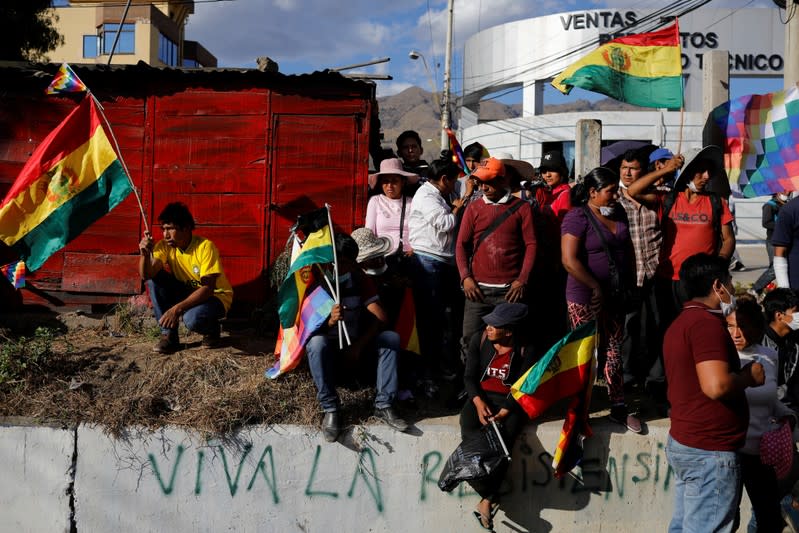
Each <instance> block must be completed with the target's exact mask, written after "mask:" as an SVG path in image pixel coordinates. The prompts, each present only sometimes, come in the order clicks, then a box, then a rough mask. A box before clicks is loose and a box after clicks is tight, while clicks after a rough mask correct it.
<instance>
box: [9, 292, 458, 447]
mask: <svg viewBox="0 0 799 533" xmlns="http://www.w3.org/2000/svg"><path fill="white" fill-rule="evenodd" d="M125 309H127V310H124V309H123V312H120V311H116V312H115V311H113V310H112V311H109V312H108V313H105V314H89V313H83V312H67V313H61V314H55V313H51V312H41V313H21V314H14V315H9V314H6V315H2V314H0V350H2V352H0V353H6V354H11V356H14V357H17V356H18V357H20V358H21V359H26V360H28V361H32V360H33V357H34V356H32V355H31V354H30V353H23V351H24V350H26V348H25V347H26V346H27V349H28V351H29V352H30V351H31V350H32V348H31V347H32V346H34V344H35V343H38V346H40V347H41V346H42V345H43V344H45V345H47V346H48V347H49V350H48V353H47V354H46V357H44V358H43V360H41V361H39V360H36V362H35V363H29V364H28V365H27V368H25V369H24V370H22V371H20V372H19V373H18V375H17V376H15V377H14V379H10V380H6V381H5V382H3V381H2V380H0V416H22V417H32V418H34V419H38V420H42V421H45V420H46V421H59V422H62V423H65V424H66V423H77V422H87V423H94V424H99V425H100V426H102V427H104V428H106V429H107V430H108V431H109V432H110V433H111V434H119V433H121V432H122V431H123V430H124V428H125V427H126V426H129V425H141V426H146V427H150V428H157V427H161V426H164V425H175V426H180V427H184V428H187V429H192V430H196V431H197V432H199V433H204V434H214V435H222V434H226V433H228V432H231V431H234V430H235V429H237V428H239V427H241V426H243V425H247V424H283V423H291V424H305V425H318V423H319V420H320V417H321V414H320V411H319V409H318V404H317V402H316V398H315V395H316V390H315V388H314V385H313V382H312V381H311V376H310V374H309V372H308V369H307V366H305V365H301V366H300V367H298V368H297V369H295V370H294V371H292V372H291V373H289V374H286V375H284V376H281V377H279V378H278V379H276V380H269V379H267V378H265V377H264V371H265V370H266V369H267V368H269V367H271V366H272V365H273V364H274V360H275V359H274V356H273V355H272V351H273V348H274V345H275V338H274V332H273V331H268V332H266V333H264V332H261V331H258V329H259V328H256V327H253V326H252V324H251V323H250V322H252V321H251V320H239V321H231V322H228V323H226V324H225V326H224V327H223V335H222V346H220V347H219V348H215V349H206V348H203V347H202V346H201V342H200V341H201V336H200V335H197V334H189V333H187V332H186V331H182V334H181V342H182V343H183V349H182V350H181V351H179V352H177V353H175V354H172V355H162V354H159V353H156V352H154V351H153V350H152V348H153V346H154V345H155V343H156V341H157V336H158V328H157V326H156V323H155V320H154V319H153V318H152V317H150V316H149V314H148V313H147V312H146V311H145V312H141V313H131V312H130V309H129V308H125ZM37 327H39V328H46V331H47V332H48V335H47V339H45V341H42V340H41V339H38V340H37V335H36V333H35V331H36V328H37ZM40 336H41V335H40ZM39 351H41V349H39ZM0 375H1V374H0ZM450 392H453V391H450ZM450 392H447V391H443V392H442V398H441V400H440V401H438V400H437V401H433V402H425V403H424V404H422V405H419V404H417V403H416V402H406V403H404V404H403V405H401V406H400V409H401V411H402V412H403V413H405V415H406V416H407V417H408V418H409V419H411V420H420V419H422V418H426V417H429V416H443V415H447V414H454V413H456V412H457V406H455V407H453V405H452V402H450V401H449V400H448V399H447V396H449V395H450ZM340 394H341V399H342V404H343V406H344V410H345V416H346V417H347V421H348V422H349V423H361V422H368V421H369V418H370V417H371V414H372V410H373V407H372V401H373V397H374V389H373V388H372V387H370V386H369V384H359V383H351V384H349V385H348V386H347V387H344V388H341V389H340Z"/></svg>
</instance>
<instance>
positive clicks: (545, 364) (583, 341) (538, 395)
mask: <svg viewBox="0 0 799 533" xmlns="http://www.w3.org/2000/svg"><path fill="white" fill-rule="evenodd" d="M595 335H596V322H595V321H591V322H587V323H586V324H583V325H582V326H580V327H578V328H577V329H575V330H573V331H571V332H569V334H568V335H566V336H565V337H564V338H563V339H561V340H559V341H558V342H557V343H556V344H555V345H554V346H553V347H552V348H550V349H549V351H548V352H547V353H546V354H545V355H544V356H543V357H542V358H541V359H540V360H539V361H538V362H537V363H536V364H534V365H533V366H532V367H530V369H529V370H528V371H527V372H525V373H524V374H522V377H520V378H519V379H518V380H517V381H516V383H514V384H513V385H512V386H511V389H510V391H511V394H512V395H513V397H514V398H515V399H516V401H517V402H519V405H521V407H522V409H524V411H525V412H526V413H527V415H528V416H529V417H530V418H536V417H538V416H540V415H541V414H543V413H544V411H546V410H547V408H549V406H550V405H552V404H553V403H555V402H556V401H558V400H560V399H561V398H569V397H571V396H575V395H576V394H578V393H580V392H581V391H583V390H584V389H585V386H586V382H587V381H588V380H589V378H590V376H591V375H592V366H594V365H595V364H596V359H595V356H594V347H595V346H596V339H595Z"/></svg>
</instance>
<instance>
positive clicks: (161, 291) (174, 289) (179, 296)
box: [147, 270, 225, 342]
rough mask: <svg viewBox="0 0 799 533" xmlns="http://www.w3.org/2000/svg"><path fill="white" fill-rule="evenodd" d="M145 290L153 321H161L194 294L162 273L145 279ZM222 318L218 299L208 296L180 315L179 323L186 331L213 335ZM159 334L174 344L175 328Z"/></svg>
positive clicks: (221, 305)
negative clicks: (151, 309)
mask: <svg viewBox="0 0 799 533" xmlns="http://www.w3.org/2000/svg"><path fill="white" fill-rule="evenodd" d="M147 288H148V289H149V291H150V301H151V302H152V303H153V310H154V311H155V319H156V320H161V317H162V316H163V314H164V313H165V312H166V311H168V310H169V309H170V308H172V306H174V305H175V304H177V303H180V302H182V301H183V300H185V299H186V297H188V295H189V294H191V293H192V292H194V289H192V288H191V287H189V286H187V285H185V284H183V283H181V282H179V281H178V280H177V279H175V277H174V276H173V275H171V274H167V273H166V272H164V271H163V270H162V271H161V272H159V273H158V274H156V275H155V277H153V279H149V280H147ZM224 317H225V306H224V305H223V304H222V302H221V301H220V300H219V298H217V297H215V296H212V297H210V298H208V299H207V300H206V301H204V302H203V303H201V304H199V305H195V306H194V307H192V308H191V309H189V310H187V311H186V312H185V313H183V323H184V324H186V327H187V328H188V329H189V331H196V332H197V333H201V334H203V335H216V334H218V333H219V320H221V319H222V318H224ZM161 333H162V334H164V335H169V339H170V340H171V341H173V342H177V341H178V329H177V328H172V329H169V328H161Z"/></svg>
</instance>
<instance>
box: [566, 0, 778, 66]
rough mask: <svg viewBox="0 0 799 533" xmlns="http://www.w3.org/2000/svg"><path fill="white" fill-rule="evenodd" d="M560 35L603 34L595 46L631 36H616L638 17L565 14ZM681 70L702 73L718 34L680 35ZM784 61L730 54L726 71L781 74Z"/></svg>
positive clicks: (772, 56) (631, 14)
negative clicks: (703, 60) (587, 32)
mask: <svg viewBox="0 0 799 533" xmlns="http://www.w3.org/2000/svg"><path fill="white" fill-rule="evenodd" d="M558 17H559V18H560V23H561V26H563V30H564V31H567V32H568V31H579V30H590V29H592V28H596V29H598V30H600V32H601V31H602V30H606V31H605V32H601V33H599V44H604V43H606V42H608V41H610V40H611V39H615V38H616V37H621V36H624V35H634V34H635V33H638V31H634V32H631V33H624V32H619V30H623V29H625V28H627V27H630V26H634V25H635V24H636V23H637V22H638V20H639V16H638V14H637V13H636V12H635V11H586V12H584V13H566V14H563V15H558ZM639 31H640V30H639ZM680 39H681V43H680V46H681V47H682V68H683V70H690V69H691V68H692V67H693V66H694V65H696V67H697V68H698V69H700V70H701V69H702V56H703V54H704V52H705V51H706V50H714V49H717V48H719V34H718V33H716V32H715V31H708V32H701V31H694V32H688V31H681V32H680ZM784 63H785V61H784V60H783V57H782V55H781V54H778V53H774V52H763V51H752V52H745V53H740V52H735V53H732V52H731V53H730V71H731V72H738V73H741V74H744V73H746V72H751V73H767V72H768V73H778V72H782V68H783V66H784Z"/></svg>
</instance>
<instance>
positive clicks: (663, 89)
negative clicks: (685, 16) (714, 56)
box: [552, 21, 683, 109]
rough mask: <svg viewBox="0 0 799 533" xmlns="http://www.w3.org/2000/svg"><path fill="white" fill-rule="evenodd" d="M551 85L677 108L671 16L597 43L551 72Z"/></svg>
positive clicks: (679, 92)
mask: <svg viewBox="0 0 799 533" xmlns="http://www.w3.org/2000/svg"><path fill="white" fill-rule="evenodd" d="M552 86H553V87H555V88H556V89H557V90H559V91H560V92H562V93H563V94H569V92H570V91H571V89H572V87H580V88H581V89H585V90H587V91H593V92H597V93H601V94H604V95H606V96H610V97H611V98H615V99H616V100H619V101H621V102H627V103H628V104H633V105H637V106H642V107H665V108H669V109H679V108H680V107H682V104H683V85H682V56H681V51H680V29H679V26H678V23H677V21H674V24H672V25H670V26H666V27H665V28H662V29H659V30H657V31H653V32H649V33H639V34H636V35H628V36H626V37H619V38H618V39H613V40H612V41H609V42H607V43H605V44H603V45H602V46H600V47H599V48H597V49H596V50H594V51H593V52H591V53H589V54H588V55H587V56H585V57H583V58H582V59H580V60H579V61H577V62H575V63H572V64H571V65H569V66H568V67H567V68H566V70H564V71H563V72H561V73H560V74H558V75H557V76H555V79H553V80H552Z"/></svg>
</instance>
